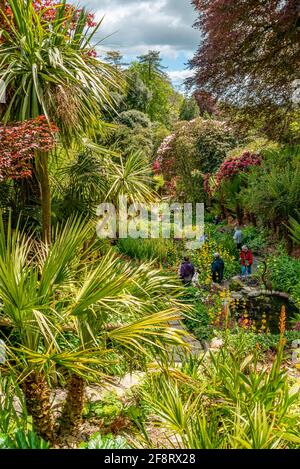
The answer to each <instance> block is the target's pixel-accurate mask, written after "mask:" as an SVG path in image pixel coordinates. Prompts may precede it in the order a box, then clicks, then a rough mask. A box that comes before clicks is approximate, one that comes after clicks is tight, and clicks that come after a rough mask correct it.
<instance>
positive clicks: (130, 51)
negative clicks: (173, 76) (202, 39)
mask: <svg viewBox="0 0 300 469" xmlns="http://www.w3.org/2000/svg"><path fill="white" fill-rule="evenodd" d="M74 1H75V0H74ZM81 3H82V4H83V5H86V6H87V7H88V8H90V9H91V10H93V11H95V12H96V17H97V19H100V18H101V17H103V16H104V20H103V23H102V26H101V28H100V30H99V33H98V37H97V39H101V38H105V39H104V40H103V42H102V43H101V44H100V45H99V48H101V46H102V47H104V48H105V49H119V50H120V51H121V52H122V53H123V54H124V55H127V56H130V57H131V58H134V57H135V56H136V55H140V54H143V53H145V52H146V51H147V50H149V49H153V50H160V51H161V54H162V57H163V58H166V59H168V60H174V61H175V60H176V59H177V58H178V56H179V55H181V56H184V57H186V59H187V60H188V58H190V57H191V56H192V55H193V52H194V51H195V49H196V48H197V45H198V42H199V32H198V31H196V30H194V29H193V28H192V25H193V23H194V20H195V12H194V9H193V7H192V5H191V0H140V1H139V0H101V1H99V0H81ZM182 66H183V65H182ZM177 67H178V64H177V66H176V64H174V68H177Z"/></svg>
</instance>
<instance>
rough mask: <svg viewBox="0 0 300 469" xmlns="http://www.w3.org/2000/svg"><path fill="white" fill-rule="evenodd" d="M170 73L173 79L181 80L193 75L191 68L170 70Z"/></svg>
mask: <svg viewBox="0 0 300 469" xmlns="http://www.w3.org/2000/svg"><path fill="white" fill-rule="evenodd" d="M168 75H169V77H170V78H171V80H172V81H177V82H180V81H184V80H186V79H187V78H189V77H191V76H192V72H191V70H172V71H171V72H168Z"/></svg>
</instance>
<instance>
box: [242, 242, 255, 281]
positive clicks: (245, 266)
mask: <svg viewBox="0 0 300 469" xmlns="http://www.w3.org/2000/svg"><path fill="white" fill-rule="evenodd" d="M240 261H241V266H242V276H243V277H246V276H247V275H251V274H252V265H253V254H252V252H251V249H249V248H248V246H243V247H242V250H241V253H240Z"/></svg>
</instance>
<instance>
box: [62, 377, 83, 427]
mask: <svg viewBox="0 0 300 469" xmlns="http://www.w3.org/2000/svg"><path fill="white" fill-rule="evenodd" d="M67 389H68V393H67V397H66V400H65V404H64V407H63V410H62V414H61V423H60V427H59V434H60V435H64V434H70V433H72V432H74V431H75V430H76V429H77V428H78V426H79V424H80V423H81V419H82V411H83V405H84V390H85V381H84V379H83V378H81V377H80V376H77V375H72V376H71V378H70V380H69V382H68V385H67Z"/></svg>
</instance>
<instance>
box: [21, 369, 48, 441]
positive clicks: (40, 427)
mask: <svg viewBox="0 0 300 469" xmlns="http://www.w3.org/2000/svg"><path fill="white" fill-rule="evenodd" d="M21 387H22V390H23V392H24V395H25V402H26V409H27V412H28V414H29V415H31V416H32V420H33V428H34V430H35V431H36V433H37V434H38V435H39V436H40V437H42V438H44V440H46V441H49V442H50V443H51V442H53V439H54V419H53V415H52V412H51V401H50V388H49V386H48V383H47V381H46V379H45V376H44V375H42V374H41V373H37V372H32V373H31V374H30V375H29V376H28V377H27V378H26V379H25V380H24V381H23V383H22V385H21Z"/></svg>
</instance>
